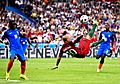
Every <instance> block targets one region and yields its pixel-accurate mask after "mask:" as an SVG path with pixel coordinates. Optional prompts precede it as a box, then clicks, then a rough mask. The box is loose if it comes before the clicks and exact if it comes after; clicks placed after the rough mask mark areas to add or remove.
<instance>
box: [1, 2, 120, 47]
mask: <svg viewBox="0 0 120 84" xmlns="http://www.w3.org/2000/svg"><path fill="white" fill-rule="evenodd" d="M5 6H12V7H15V8H18V9H19V10H21V11H22V12H23V13H24V14H26V15H27V16H28V17H29V18H32V19H33V20H34V21H35V22H36V24H33V23H31V22H30V21H28V20H27V19H24V18H23V17H20V16H19V15H18V14H16V13H14V12H11V11H8V10H5ZM0 10H1V11H0V36H2V34H3V32H4V31H5V30H7V29H8V21H9V20H10V19H11V20H14V21H15V23H16V27H17V28H18V29H19V30H20V31H21V32H22V31H25V32H26V36H27V37H28V38H30V40H31V42H32V43H36V42H38V43H55V44H58V43H60V42H62V39H61V35H62V33H63V31H65V30H66V31H68V32H69V33H70V34H71V36H72V37H71V40H74V38H75V37H76V36H78V35H80V34H81V31H82V29H83V28H86V29H87V30H88V31H89V30H91V28H92V25H93V21H97V22H98V27H97V30H96V32H95V35H94V38H96V39H98V36H99V33H100V32H101V31H103V30H104V29H105V24H108V25H109V27H110V30H111V31H113V32H114V33H115V35H116V39H115V41H116V43H117V46H119V47H120V3H119V1H117V0H110V1H107V0H106V1H105V0H12V1H11V0H6V1H4V0H1V1H0Z"/></svg>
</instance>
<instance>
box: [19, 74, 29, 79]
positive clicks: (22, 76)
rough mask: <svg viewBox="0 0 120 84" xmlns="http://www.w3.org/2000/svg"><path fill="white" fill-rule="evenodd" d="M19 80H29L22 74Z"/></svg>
mask: <svg viewBox="0 0 120 84" xmlns="http://www.w3.org/2000/svg"><path fill="white" fill-rule="evenodd" d="M20 78H22V79H25V80H29V79H28V78H27V77H26V76H25V75H24V74H20Z"/></svg>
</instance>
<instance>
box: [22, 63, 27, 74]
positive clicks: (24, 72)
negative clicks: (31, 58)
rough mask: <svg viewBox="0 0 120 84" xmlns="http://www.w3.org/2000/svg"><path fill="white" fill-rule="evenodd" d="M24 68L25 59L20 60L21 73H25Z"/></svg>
mask: <svg viewBox="0 0 120 84" xmlns="http://www.w3.org/2000/svg"><path fill="white" fill-rule="evenodd" d="M25 69H26V61H24V62H21V74H24V73H25Z"/></svg>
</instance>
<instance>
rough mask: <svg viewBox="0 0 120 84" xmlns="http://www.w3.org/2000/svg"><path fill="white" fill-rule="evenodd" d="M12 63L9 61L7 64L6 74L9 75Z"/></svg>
mask: <svg viewBox="0 0 120 84" xmlns="http://www.w3.org/2000/svg"><path fill="white" fill-rule="evenodd" d="M13 62H14V61H9V62H8V67H7V73H9V71H10V70H11V68H12V66H13Z"/></svg>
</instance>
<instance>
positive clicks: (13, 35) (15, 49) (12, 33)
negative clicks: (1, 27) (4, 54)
mask: <svg viewBox="0 0 120 84" xmlns="http://www.w3.org/2000/svg"><path fill="white" fill-rule="evenodd" d="M21 36H22V34H20V32H19V30H18V29H16V27H15V23H14V21H12V20H10V21H9V29H8V30H7V31H6V32H4V35H3V36H2V40H4V39H8V41H9V47H10V60H9V62H8V66H7V71H6V80H9V78H10V76H9V74H10V70H11V68H12V66H13V63H14V59H15V57H16V56H17V57H18V59H19V61H20V62H21V74H20V78H22V79H26V80H27V79H28V78H27V77H26V76H25V75H24V74H25V69H26V58H25V56H24V52H23V48H22V45H21V43H20V37H21Z"/></svg>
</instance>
